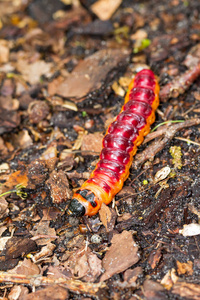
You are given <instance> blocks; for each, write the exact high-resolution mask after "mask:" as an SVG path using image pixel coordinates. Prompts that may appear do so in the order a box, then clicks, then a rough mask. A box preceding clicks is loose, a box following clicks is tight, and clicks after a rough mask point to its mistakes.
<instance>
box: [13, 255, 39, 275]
mask: <svg viewBox="0 0 200 300" xmlns="http://www.w3.org/2000/svg"><path fill="white" fill-rule="evenodd" d="M9 273H12V274H22V275H26V276H30V275H39V274H40V269H39V268H38V266H37V265H36V264H34V263H33V262H32V261H31V260H30V259H27V258H24V260H23V261H20V262H19V263H18V265H17V266H16V267H15V268H14V269H12V270H10V271H9Z"/></svg>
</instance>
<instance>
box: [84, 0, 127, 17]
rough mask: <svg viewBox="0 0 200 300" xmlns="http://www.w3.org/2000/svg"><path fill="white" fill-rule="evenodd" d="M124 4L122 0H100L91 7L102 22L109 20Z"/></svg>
mask: <svg viewBox="0 0 200 300" xmlns="http://www.w3.org/2000/svg"><path fill="white" fill-rule="evenodd" d="M121 3H122V0H98V1H96V2H95V3H94V4H93V5H91V7H90V8H91V10H92V12H93V13H95V14H96V15H97V17H98V18H99V19H100V20H102V21H105V20H109V19H110V18H111V16H112V15H113V14H114V12H115V11H116V10H117V8H118V7H119V6H120V4H121Z"/></svg>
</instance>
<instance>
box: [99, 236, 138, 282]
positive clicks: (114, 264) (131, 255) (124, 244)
mask: <svg viewBox="0 0 200 300" xmlns="http://www.w3.org/2000/svg"><path fill="white" fill-rule="evenodd" d="M111 242H112V245H111V246H110V248H109V250H108V251H107V252H106V255H105V257H104V259H103V267H104V269H105V273H104V274H103V275H102V276H101V281H104V280H107V279H108V278H110V277H111V276H113V275H114V274H116V273H120V272H123V271H125V270H126V269H128V268H129V267H131V266H132V265H134V264H136V263H137V262H138V260H139V253H138V247H137V246H136V244H135V242H134V240H133V237H132V233H131V232H130V231H123V232H122V233H120V234H115V235H114V236H113V238H112V240H111Z"/></svg>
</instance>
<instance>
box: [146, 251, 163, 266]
mask: <svg viewBox="0 0 200 300" xmlns="http://www.w3.org/2000/svg"><path fill="white" fill-rule="evenodd" d="M161 251H162V248H158V249H156V250H153V251H151V253H150V255H149V259H148V263H149V264H150V266H151V268H152V269H155V267H156V266H157V264H158V263H159V261H160V259H161V257H162V253H161Z"/></svg>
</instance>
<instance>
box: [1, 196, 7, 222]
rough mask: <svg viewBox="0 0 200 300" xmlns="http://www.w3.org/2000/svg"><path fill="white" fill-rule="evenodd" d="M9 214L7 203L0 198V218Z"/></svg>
mask: <svg viewBox="0 0 200 300" xmlns="http://www.w3.org/2000/svg"><path fill="white" fill-rule="evenodd" d="M8 213H9V209H8V202H7V201H6V200H5V198H4V197H3V196H2V197H0V218H4V217H5V216H7V215H8Z"/></svg>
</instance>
